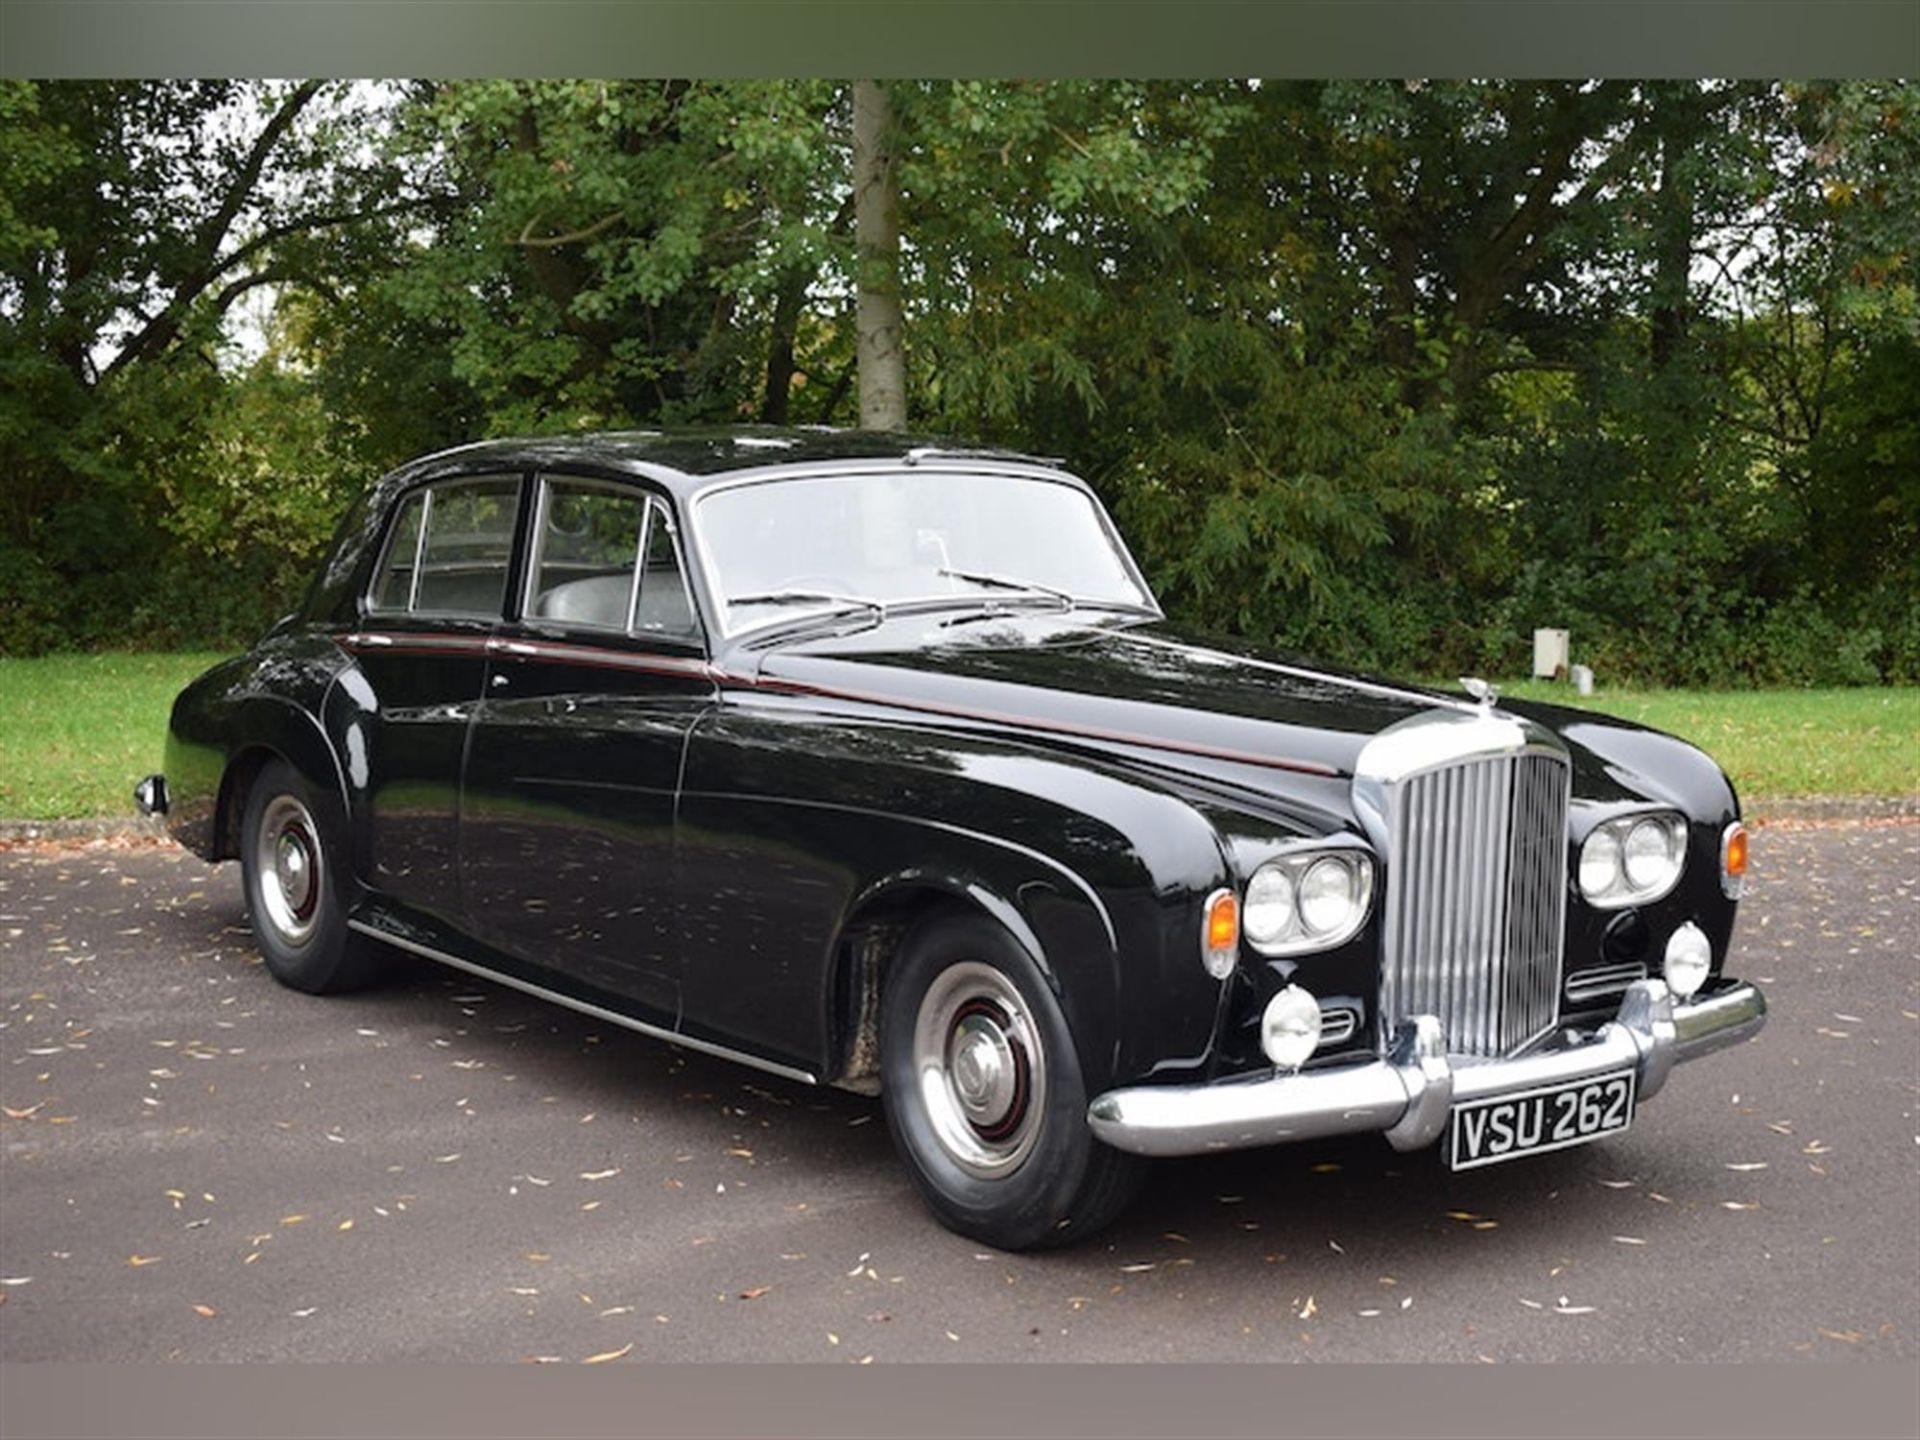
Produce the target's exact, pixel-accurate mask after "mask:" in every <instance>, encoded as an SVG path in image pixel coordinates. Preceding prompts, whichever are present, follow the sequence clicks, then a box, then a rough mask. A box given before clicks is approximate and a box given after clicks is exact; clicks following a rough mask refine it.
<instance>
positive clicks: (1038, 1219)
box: [880, 916, 1144, 1250]
mask: <svg viewBox="0 0 1920 1440" xmlns="http://www.w3.org/2000/svg"><path fill="white" fill-rule="evenodd" d="M880 1070H881V1081H882V1094H883V1096H884V1101H885V1105H886V1113H887V1124H888V1126H889V1128H890V1129H891V1130H892V1132H893V1139H894V1144H895V1145H896V1146H897V1147H898V1149H899V1151H900V1154H901V1156H902V1158H903V1159H905V1161H906V1162H907V1167H908V1169H909V1170H910V1171H911V1172H912V1174H913V1177H914V1180H915V1182H916V1183H917V1184H918V1185H919V1187H920V1191H921V1193H922V1195H923V1196H925V1198H926V1201H927V1204H928V1205H929V1206H930V1207H931V1208H932V1210H933V1212H934V1214H935V1215H937V1216H938V1217H939V1219H940V1221H941V1223H942V1224H944V1225H946V1226H947V1227H948V1228H949V1229H951V1230H955V1231H958V1232H959V1233H960V1234H962V1235H968V1236H971V1237H973V1238H974V1239H976V1240H983V1241H985V1242H986V1243H987V1244H989V1245H993V1246H997V1247H998V1248H1000V1249H1002V1250H1026V1249H1034V1248H1038V1247H1042V1246H1048V1245H1061V1244H1066V1243H1069V1242H1070V1241H1074V1240H1078V1239H1080V1238H1082V1237H1083V1236H1086V1235H1090V1234H1092V1233H1093V1232H1094V1231H1096V1230H1098V1229H1100V1228H1101V1227H1102V1226H1103V1225H1105V1224H1107V1223H1108V1222H1109V1221H1111V1220H1112V1219H1113V1218H1114V1217H1115V1216H1116V1215H1118V1214H1119V1213H1120V1211H1121V1210H1122V1209H1124V1208H1125V1206H1126V1204H1127V1202H1128V1200H1130V1199H1131V1198H1132V1197H1133V1193H1134V1191H1135V1190H1136V1189H1137V1188H1138V1185H1139V1181H1140V1179H1141V1178H1142V1175H1143V1173H1144V1167H1143V1166H1142V1163H1141V1162H1140V1161H1139V1160H1138V1159H1137V1158H1136V1157H1134V1156H1131V1155H1125V1154H1122V1153H1121V1152H1120V1151H1118V1150H1114V1149H1111V1148H1110V1147H1108V1146H1106V1145H1102V1144H1101V1143H1100V1142H1099V1141H1097V1140H1095V1139H1094V1138H1093V1134H1092V1132H1091V1131H1090V1130H1089V1129H1088V1127H1087V1119H1086V1112H1087V1093H1086V1086H1085V1083H1084V1081H1083V1080H1082V1077H1081V1073H1080V1062H1079V1058H1078V1054H1077V1052H1076V1051H1075V1049H1074V1046H1073V1037H1072V1036H1071V1035H1070V1034H1069V1033H1068V1030H1067V1023H1066V1018H1065V1016H1064V1015H1062V1013H1061V1011H1060V1006H1059V1004H1058V1003H1057V1002H1056V1001H1055V999H1054V997H1053V993H1052V991H1051V990H1050V989H1049V988H1048V986H1047V984H1046V981H1045V979H1044V978H1043V977H1042V975H1041V973H1040V971H1039V968H1038V967H1037V966H1036V965H1035V964H1034V962H1033V960H1032V959H1031V958H1030V957H1029V956H1028V955H1027V953H1026V951H1025V950H1024V949H1023V948H1022V947H1021V946H1020V944H1019V943H1018V942H1017V941H1015V940H1014V939H1013V937H1012V936H1011V935H1009V934H1008V933H1007V932H1006V931H1005V930H1004V929H1002V928H1001V927H1000V926H998V925H996V924H994V923H993V922H992V921H991V920H988V919H986V918H985V917H984V916H964V917H962V916H943V917H941V918H939V919H937V920H934V921H931V922H929V923H927V924H925V925H923V926H922V927H921V928H920V929H919V930H917V931H915V932H914V934H913V935H912V936H911V937H910V938H909V939H908V940H907V942H906V944H905V946H904V947H903V949H902V951H901V953H900V955H899V956H898V957H897V958H896V960H895V962H894V964H893V966H892V967H891V969H890V971H889V973H888V975H887V977H886V985H885V990H884V992H883V994H882V997H881V1013H880Z"/></svg>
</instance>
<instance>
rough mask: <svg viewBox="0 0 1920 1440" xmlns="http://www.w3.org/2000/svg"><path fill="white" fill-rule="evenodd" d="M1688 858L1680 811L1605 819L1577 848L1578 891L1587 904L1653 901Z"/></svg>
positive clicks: (1667, 888)
mask: <svg viewBox="0 0 1920 1440" xmlns="http://www.w3.org/2000/svg"><path fill="white" fill-rule="evenodd" d="M1686 863H1687V821H1686V817H1685V816H1682V815H1675V814H1671V813H1668V812H1660V813H1657V814H1652V815H1646V814H1642V815H1622V816H1620V817H1618V818H1616V819H1613V820H1604V821H1602V822H1601V823H1600V824H1598V825H1596V826H1594V828H1593V831H1592V833H1591V834H1589V835H1588V836H1587V838H1586V841H1585V843H1584V844H1582V845H1581V847H1580V893H1581V894H1582V895H1584V896H1585V897H1586V899H1587V903H1588V904H1589V905H1594V906H1598V907H1599V908H1601V909H1603V910H1617V909H1620V908H1621V907H1622V906H1626V905H1642V904H1645V903H1647V902H1648V901H1651V900H1658V899H1659V898H1660V897H1661V896H1663V895H1665V894H1666V893H1667V892H1668V891H1670V890H1672V889H1673V887H1674V886H1675V885H1676V884H1678V883H1679V881H1680V872H1681V871H1682V870H1684V869H1685V868H1686Z"/></svg>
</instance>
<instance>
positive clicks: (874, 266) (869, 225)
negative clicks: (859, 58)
mask: <svg viewBox="0 0 1920 1440" xmlns="http://www.w3.org/2000/svg"><path fill="white" fill-rule="evenodd" d="M893 128H894V127H893V107H892V106H891V105H890V104H888V102H887V92H886V88H885V87H884V86H882V85H881V84H880V83H879V82H878V81H875V80H856V81H854V82H853V216H854V220H853V233H854V254H855V286H856V293H857V295H858V299H857V301H856V308H855V318H854V326H855V334H854V345H855V353H856V355H857V356H858V363H859V371H860V424H861V426H862V427H863V428H865V429H868V430H904V429H905V428H906V425H907V363H906V353H905V350H904V348H903V346H904V344H905V340H904V336H903V334H902V324H901V316H900V180H899V174H898V171H897V170H896V168H895V163H894V155H893V147H894V143H895V136H894V133H893Z"/></svg>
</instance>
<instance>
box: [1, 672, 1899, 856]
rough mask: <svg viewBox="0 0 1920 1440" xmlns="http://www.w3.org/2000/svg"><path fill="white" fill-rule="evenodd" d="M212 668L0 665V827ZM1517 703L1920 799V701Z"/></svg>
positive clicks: (126, 805)
mask: <svg viewBox="0 0 1920 1440" xmlns="http://www.w3.org/2000/svg"><path fill="white" fill-rule="evenodd" d="M219 658H221V657H220V656H218V655H216V654H202V653H187V654H139V655H135V654H125V653H109V654H101V655H53V656H47V657H45V658H41V659H32V660H22V659H5V658H0V817H5V818H8V819H20V820H56V819H61V818H79V817H92V816H102V815H129V814H132V813H133V799H132V789H133V785H134V782H135V781H136V780H138V779H139V778H140V777H141V776H142V775H146V774H148V773H150V772H152V771H154V770H157V769H159V768H160V763H161V747H162V745H163V743H164V740H165V736H166V728H167V714H168V711H169V710H170V709H171V708H172V705H173V697H174V696H175V695H176V694H178V693H179V691H180V688H181V687H182V686H183V685H185V684H186V683H187V682H188V681H189V680H191V679H192V678H193V677H194V676H196V675H198V674H199V673H200V672H201V671H202V670H204V669H206V668H207V667H208V666H209V665H211V664H213V663H214V662H215V661H216V660H218V659H219ZM1503 693H1504V694H1507V695H1511V696H1514V697H1516V698H1523V699H1532V700H1547V701H1552V702H1555V703H1559V704H1568V705H1581V706H1587V707H1590V708H1592V709H1595V710H1602V711H1605V712H1607V713H1608V714H1612V715H1619V716H1622V717H1624V718H1626V719H1628V720H1637V721H1639V722H1640V723H1642V724H1645V725H1652V726H1653V727H1655V728H1656V729H1660V730H1666V731H1670V732H1671V733H1673V734H1675V735H1679V736H1682V737H1684V738H1685V739H1688V740H1691V741H1692V742H1693V743H1694V744H1696V745H1698V746H1700V748H1701V749H1703V750H1705V751H1706V752H1707V753H1708V754H1709V755H1712V756H1713V757H1714V759H1716V760H1718V761H1719V762H1720V764H1721V765H1722V766H1724V767H1725V768H1726V770H1727V773H1728V774H1730V775H1731V776H1733V780H1734V783H1735V784H1736V785H1737V786H1738V787H1739V789H1740V793H1741V794H1742V795H1766V796H1774V797H1778V796H1792V795H1909V794H1914V793H1916V792H1920V689H1916V688H1900V689H1895V688H1871V689H1860V690H1759V691H1707V690H1650V691H1635V690H1620V691H1612V690H1601V691H1600V692H1599V693H1597V694H1594V695H1591V696H1586V697H1582V696H1578V695H1575V694H1574V693H1573V689H1572V687H1571V686H1567V685H1551V684H1545V683H1541V682H1535V681H1526V682H1516V683H1514V684H1512V685H1510V686H1508V687H1506V689H1505V690H1504V691H1503Z"/></svg>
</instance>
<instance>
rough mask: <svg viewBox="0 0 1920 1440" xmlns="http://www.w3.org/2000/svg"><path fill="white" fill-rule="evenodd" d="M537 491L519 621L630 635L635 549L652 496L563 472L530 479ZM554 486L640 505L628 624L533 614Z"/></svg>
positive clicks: (643, 533)
mask: <svg viewBox="0 0 1920 1440" xmlns="http://www.w3.org/2000/svg"><path fill="white" fill-rule="evenodd" d="M533 481H534V484H535V485H536V486H537V487H538V489H537V490H536V491H535V493H534V497H533V533H532V534H531V535H529V536H528V537H527V570H526V575H525V577H524V579H523V583H522V585H521V595H520V619H521V622H522V623H523V624H528V625H554V626H556V627H558V628H561V629H566V630H591V631H594V632H595V633H596V634H600V635H631V634H632V633H633V610H634V605H633V599H634V596H635V595H636V594H637V593H638V590H639V584H640V582H639V556H640V554H641V553H643V552H642V551H641V550H640V549H639V548H638V546H641V545H644V544H645V537H646V533H647V517H648V514H649V513H650V510H651V507H652V505H653V496H652V495H650V494H648V493H647V492H646V491H645V490H641V489H638V488H637V487H635V486H632V485H622V484H620V483H619V482H617V481H613V480H600V479H596V478H594V477H591V476H584V475H568V474H566V473H564V472H562V473H553V472H550V471H546V470H542V471H540V472H539V473H537V474H536V475H535V476H534V477H533ZM556 485H567V486H571V487H575V488H578V489H581V490H598V491H602V492H604V493H606V494H609V495H616V496H619V497H620V498H621V499H630V500H636V501H638V502H639V504H640V524H639V526H638V527H637V529H638V532H639V540H638V541H637V542H636V549H635V567H634V577H635V578H634V580H633V583H632V584H631V585H630V586H629V587H628V592H627V593H628V601H627V623H626V625H625V626H619V625H599V624H596V623H595V622H593V621H591V620H565V621H559V620H551V619H548V618H547V617H545V616H540V615H535V614H534V613H533V602H534V599H535V597H536V596H537V595H538V594H539V593H540V566H541V563H542V561H543V560H544V559H545V557H546V549H547V519H548V516H549V515H550V514H551V512H552V508H553V504H552V502H553V490H554V487H555V486H556Z"/></svg>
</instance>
